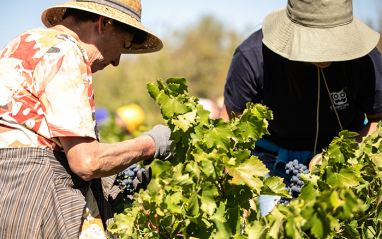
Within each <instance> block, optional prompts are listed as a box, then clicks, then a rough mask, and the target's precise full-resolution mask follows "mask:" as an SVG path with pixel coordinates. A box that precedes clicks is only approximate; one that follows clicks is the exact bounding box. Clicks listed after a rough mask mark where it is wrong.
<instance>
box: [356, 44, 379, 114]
mask: <svg viewBox="0 0 382 239" xmlns="http://www.w3.org/2000/svg"><path fill="white" fill-rule="evenodd" d="M363 70H364V74H363V76H362V79H361V81H362V82H361V84H360V86H361V94H360V95H359V101H360V102H361V107H362V109H363V111H364V112H365V114H367V115H380V114H382V56H381V53H380V52H379V51H378V49H377V48H374V49H373V50H372V51H371V52H370V53H369V54H368V56H367V57H366V62H365V64H364V67H363Z"/></svg>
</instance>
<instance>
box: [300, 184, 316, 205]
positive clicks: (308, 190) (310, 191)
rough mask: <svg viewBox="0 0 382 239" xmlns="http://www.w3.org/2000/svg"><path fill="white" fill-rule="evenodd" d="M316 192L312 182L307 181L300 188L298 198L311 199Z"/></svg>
mask: <svg viewBox="0 0 382 239" xmlns="http://www.w3.org/2000/svg"><path fill="white" fill-rule="evenodd" d="M317 194H318V190H317V189H316V188H315V187H314V185H313V183H311V182H308V183H307V184H305V185H304V187H302V188H301V191H300V196H299V198H301V199H303V200H305V201H311V200H313V199H314V198H315V197H316V196H317Z"/></svg>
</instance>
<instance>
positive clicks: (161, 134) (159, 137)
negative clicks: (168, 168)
mask: <svg viewBox="0 0 382 239" xmlns="http://www.w3.org/2000/svg"><path fill="white" fill-rule="evenodd" d="M142 135H149V136H150V137H151V138H152V139H153V140H154V142H155V154H154V157H153V158H151V159H146V160H144V161H143V163H144V164H146V165H147V164H150V163H151V162H152V161H153V160H154V159H156V158H157V159H160V160H162V161H167V160H169V159H170V158H171V157H172V152H171V150H170V145H171V143H172V142H173V141H172V140H170V136H171V130H170V128H168V127H166V126H164V125H156V126H154V128H152V129H151V130H149V131H148V132H144V133H142Z"/></svg>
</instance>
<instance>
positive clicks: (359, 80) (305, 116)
mask: <svg viewBox="0 0 382 239" xmlns="http://www.w3.org/2000/svg"><path fill="white" fill-rule="evenodd" d="M379 38H380V35H379V34H378V33H377V32H375V31H373V30H372V29H370V28H369V27H367V26H366V25H365V24H363V23H362V22H361V21H360V20H359V19H357V18H356V17H355V16H353V6H352V1H351V0H289V1H288V2H287V6H286V7H284V8H281V9H277V10H275V11H273V12H272V13H270V14H269V15H268V16H267V17H266V18H265V19H264V21H263V26H262V29H260V30H258V31H256V32H254V33H253V34H252V35H251V36H249V37H248V38H247V39H246V40H245V41H244V42H243V43H242V44H240V46H238V47H237V49H236V51H235V53H234V55H233V58H232V61H231V65H230V68H229V71H228V74H227V78H226V83H225V88H224V105H223V109H222V113H221V117H222V118H224V119H225V120H230V119H231V118H232V115H231V113H232V112H234V113H235V114H236V115H239V114H241V113H242V112H243V110H244V109H245V107H246V103H247V102H253V103H261V104H264V105H266V106H268V107H269V109H270V110H272V112H273V116H274V117H273V118H274V119H273V120H271V121H270V122H269V126H268V131H269V133H270V134H269V135H265V136H264V137H263V138H262V139H260V140H258V141H257V142H256V146H255V148H254V149H252V154H253V155H256V156H258V157H259V159H260V160H262V161H263V163H264V164H265V165H266V166H267V168H268V169H269V171H270V172H269V174H268V175H267V176H269V175H270V176H281V177H284V178H285V179H284V182H285V183H286V184H287V185H288V184H289V178H290V175H288V174H286V171H285V165H286V163H288V162H289V161H292V160H294V159H297V160H298V161H299V162H300V163H302V164H309V162H310V160H311V159H312V158H313V157H314V156H315V155H317V154H319V153H321V151H322V149H324V148H325V147H327V146H328V145H329V143H330V142H331V141H332V139H333V138H334V137H335V136H337V135H338V133H339V132H340V131H342V130H348V131H354V132H358V133H359V136H358V137H357V138H356V140H357V141H358V142H361V141H362V138H363V137H364V136H366V135H369V134H370V133H371V132H373V131H374V130H375V128H376V126H377V124H378V121H379V120H380V119H381V117H382V59H381V54H380V53H379V51H378V50H377V48H376V45H377V43H378V41H379ZM365 115H366V116H367V121H368V123H367V124H366V125H365V124H364V122H365ZM277 199H278V198H277V197H274V196H268V195H261V196H260V197H259V198H258V200H259V207H260V214H261V216H264V215H266V214H268V213H269V212H270V211H271V210H272V208H273V207H274V206H275V203H277V201H278V200H277Z"/></svg>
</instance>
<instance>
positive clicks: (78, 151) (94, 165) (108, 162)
mask: <svg viewBox="0 0 382 239" xmlns="http://www.w3.org/2000/svg"><path fill="white" fill-rule="evenodd" d="M60 141H61V143H62V144H63V147H64V150H65V152H66V156H67V158H68V162H69V166H70V168H71V169H72V171H73V172H74V173H75V174H77V175H78V176H80V177H81V178H83V179H84V180H90V179H92V178H101V177H105V176H110V175H113V174H116V173H118V172H120V171H122V170H123V169H125V168H127V167H128V166H130V165H132V164H134V163H137V162H139V161H141V160H144V159H148V158H151V157H152V156H153V155H154V152H155V143H154V141H153V139H152V138H151V137H150V136H147V135H144V136H140V137H138V138H135V139H131V140H127V141H123V142H118V143H114V144H104V143H98V142H97V141H96V140H94V139H91V138H80V137H68V138H60Z"/></svg>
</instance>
